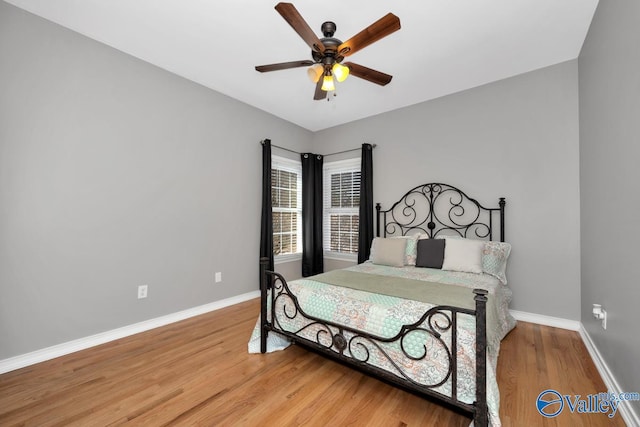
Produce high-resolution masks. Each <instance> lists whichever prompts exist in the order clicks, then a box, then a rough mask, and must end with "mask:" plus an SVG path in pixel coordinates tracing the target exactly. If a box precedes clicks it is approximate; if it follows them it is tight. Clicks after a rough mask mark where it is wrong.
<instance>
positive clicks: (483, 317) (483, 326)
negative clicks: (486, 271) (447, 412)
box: [473, 289, 489, 427]
mask: <svg viewBox="0 0 640 427" xmlns="http://www.w3.org/2000/svg"><path fill="white" fill-rule="evenodd" d="M473 293H474V294H476V296H475V298H474V299H475V301H476V402H475V407H476V411H475V414H474V417H473V425H474V427H486V426H488V425H489V414H488V412H489V410H488V407H487V310H486V308H487V291H485V290H484V289H474V290H473Z"/></svg>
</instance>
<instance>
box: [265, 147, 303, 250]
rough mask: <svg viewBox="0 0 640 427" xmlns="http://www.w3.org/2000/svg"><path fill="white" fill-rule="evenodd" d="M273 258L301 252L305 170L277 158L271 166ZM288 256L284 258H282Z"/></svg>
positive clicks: (295, 164)
mask: <svg viewBox="0 0 640 427" xmlns="http://www.w3.org/2000/svg"><path fill="white" fill-rule="evenodd" d="M271 203H272V212H273V255H275V256H276V257H278V258H279V259H280V260H283V259H285V258H288V257H286V255H292V254H297V253H301V252H302V232H301V230H302V167H301V165H300V162H296V161H294V160H289V159H285V158H283V157H277V156H274V157H273V159H272V162H271ZM283 255H285V256H283Z"/></svg>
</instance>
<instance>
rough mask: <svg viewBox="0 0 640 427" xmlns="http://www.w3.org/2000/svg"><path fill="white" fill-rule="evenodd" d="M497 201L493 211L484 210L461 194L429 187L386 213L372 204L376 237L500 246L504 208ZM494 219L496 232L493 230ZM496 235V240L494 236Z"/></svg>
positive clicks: (409, 194) (436, 185)
mask: <svg viewBox="0 0 640 427" xmlns="http://www.w3.org/2000/svg"><path fill="white" fill-rule="evenodd" d="M505 204H506V202H505V199H504V197H501V198H500V200H499V202H498V207H496V208H485V207H484V206H482V205H481V204H480V203H478V201H476V200H475V199H472V198H471V197H469V196H467V195H466V194H465V193H464V192H463V191H461V190H459V189H457V188H455V187H453V186H451V185H448V184H441V183H429V184H424V185H420V186H418V187H415V188H413V189H411V190H409V192H407V193H406V194H405V195H404V196H402V198H401V199H400V200H398V201H397V202H396V203H394V205H393V206H392V207H391V208H390V209H389V210H382V208H381V206H380V203H377V204H376V212H377V225H376V235H377V236H378V237H387V236H406V235H409V234H415V233H425V234H428V235H429V237H431V238H434V237H436V236H437V235H439V234H453V235H458V236H461V237H468V238H476V239H487V240H494V239H496V240H500V241H502V242H504V206H505ZM494 217H497V219H498V221H499V222H498V224H499V230H495V225H494V223H495V221H494ZM498 232H499V236H498Z"/></svg>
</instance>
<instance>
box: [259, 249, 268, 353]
mask: <svg viewBox="0 0 640 427" xmlns="http://www.w3.org/2000/svg"><path fill="white" fill-rule="evenodd" d="M268 264H269V258H267V257H263V258H260V353H266V352H267V334H268V333H269V331H268V330H267V265H268Z"/></svg>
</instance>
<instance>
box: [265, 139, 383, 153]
mask: <svg viewBox="0 0 640 427" xmlns="http://www.w3.org/2000/svg"><path fill="white" fill-rule="evenodd" d="M260 144H264V140H262V141H260ZM271 146H272V147H275V148H279V149H281V150H284V151H288V152H290V153H294V154H302V153H299V152H297V151H294V150H291V149H289V148H285V147H280V146H279V145H275V144H271ZM371 146H372V147H373V148H376V146H377V144H371ZM361 149H362V148H352V149H350V150H344V151H338V152H336V153H330V154H320V155H321V156H324V157H327V156H335V155H338V154H344V153H350V152H352V151H359V150H361Z"/></svg>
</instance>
